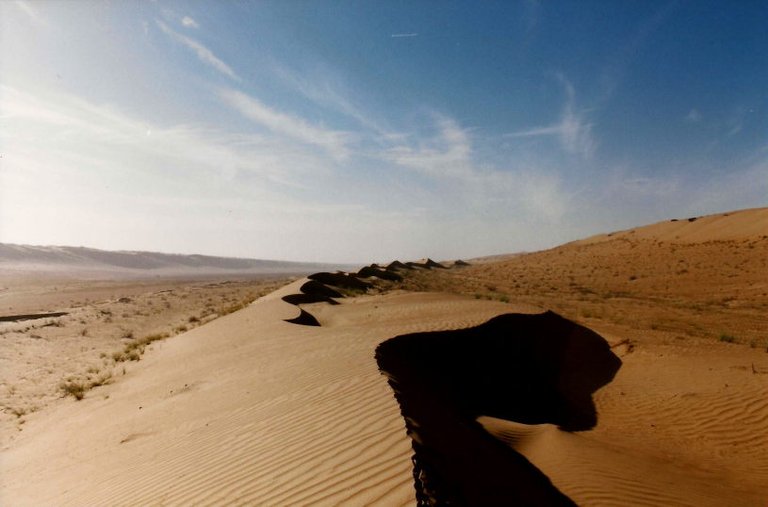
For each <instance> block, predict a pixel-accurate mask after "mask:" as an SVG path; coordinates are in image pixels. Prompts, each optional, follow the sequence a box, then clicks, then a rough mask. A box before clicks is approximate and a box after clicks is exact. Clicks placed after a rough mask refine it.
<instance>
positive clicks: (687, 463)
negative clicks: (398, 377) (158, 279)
mask: <svg viewBox="0 0 768 507" xmlns="http://www.w3.org/2000/svg"><path fill="white" fill-rule="evenodd" d="M766 216H768V215H767V214H766V210H748V211H743V212H734V213H730V214H728V216H727V217H702V218H699V219H697V220H695V221H691V222H689V221H687V220H685V221H683V220H680V221H678V222H669V223H664V224H659V225H658V226H649V227H648V228H639V229H636V230H635V231H636V232H634V233H633V232H631V231H625V232H622V233H616V234H614V235H611V236H604V237H597V238H592V239H590V240H585V241H584V242H577V243H573V244H569V245H564V246H562V247H559V248H556V249H553V250H550V251H546V252H540V253H536V254H527V255H520V256H516V257H512V258H509V259H506V260H503V261H500V262H495V263H484V264H477V265H471V266H462V265H461V264H459V265H457V266H454V267H452V268H451V269H439V268H437V267H434V266H427V265H426V264H427V261H421V262H416V263H411V264H406V263H396V264H395V263H393V264H390V265H388V266H387V269H386V271H388V272H395V273H397V274H398V275H399V276H402V277H403V280H402V281H395V280H381V279H377V278H370V279H366V280H364V281H363V283H362V284H361V283H358V282H360V279H358V278H356V277H350V276H349V275H346V274H338V273H327V274H321V275H320V276H313V277H312V278H314V280H312V281H311V282H317V283H310V280H308V279H301V280H297V281H295V282H293V283H291V284H289V285H287V286H285V287H283V288H281V289H279V290H277V291H275V292H273V293H271V294H269V295H267V296H264V297H262V298H261V299H259V300H257V301H256V302H254V303H253V304H251V305H249V306H247V307H246V308H244V309H242V310H240V311H237V312H235V313H232V314H229V315H227V316H224V317H221V318H217V319H215V320H212V321H210V322H208V323H206V324H205V325H201V326H199V327H196V328H194V329H192V330H190V331H188V332H185V333H182V334H179V335H177V336H175V337H172V338H169V339H167V340H163V341H158V342H155V343H154V344H153V348H154V350H152V351H148V352H146V353H145V355H144V357H143V359H142V360H141V361H139V362H137V363H135V362H134V363H131V364H130V365H129V368H128V370H127V373H126V374H125V375H120V376H119V377H118V378H117V379H116V380H115V382H114V383H112V384H109V385H105V386H101V387H96V388H94V389H92V390H91V391H89V392H88V393H87V394H86V396H85V398H84V399H83V400H82V401H78V402H76V401H73V400H72V399H71V398H69V399H65V400H59V401H58V402H56V403H51V404H50V405H49V406H48V407H47V408H45V409H44V410H40V411H38V412H36V413H32V414H29V415H27V416H25V420H26V422H25V423H24V424H23V426H22V431H17V434H16V437H15V439H14V440H13V441H12V442H11V443H10V444H9V445H8V446H7V448H5V449H4V450H2V452H1V453H0V467H2V470H0V504H2V505H189V504H195V505H221V504H233V505H339V504H346V505H364V504H378V505H413V504H415V503H416V494H415V493H416V490H415V488H414V469H413V466H412V462H411V456H412V454H413V448H412V445H413V443H412V441H411V440H410V439H409V437H408V433H407V432H406V422H405V420H404V419H403V418H402V413H401V410H402V406H401V405H399V404H398V403H397V401H396V399H395V397H394V396H393V394H394V393H393V390H392V389H391V388H390V386H389V384H388V377H386V376H384V375H382V373H381V372H380V371H379V369H378V366H377V363H376V360H375V357H374V355H375V351H376V349H377V347H379V345H380V344H382V343H383V342H386V341H387V340H390V339H391V338H393V337H396V336H400V337H403V336H410V337H413V336H426V337H433V338H430V339H434V340H436V341H437V344H435V345H434V347H439V346H440V340H441V337H449V338H448V342H451V343H452V342H453V340H456V341H455V345H452V347H454V350H455V351H457V352H456V353H452V354H451V355H450V357H451V358H452V359H451V360H452V361H454V363H455V364H456V365H457V366H456V367H457V368H461V364H462V363H461V359H462V354H461V351H462V350H464V349H463V347H470V348H469V349H466V350H467V352H466V354H465V355H466V358H465V359H466V360H468V361H470V360H471V361H472V364H473V367H472V369H471V371H472V372H475V373H476V372H481V373H484V374H486V373H487V375H481V377H482V379H483V380H482V381H478V382H475V381H468V382H466V383H464V382H454V383H453V384H450V383H449V384H448V385H447V387H445V385H446V384H445V383H439V384H438V386H443V387H439V389H444V393H445V395H446V396H447V397H448V398H449V399H453V400H455V399H463V400H465V401H466V400H469V403H470V405H469V406H470V407H471V410H469V411H463V412H462V414H464V416H466V417H468V422H467V425H465V426H460V429H461V430H462V431H464V429H466V428H467V427H469V428H470V429H471V436H472V438H475V437H478V436H479V440H478V442H484V444H483V445H488V446H489V447H488V449H490V450H491V452H492V453H494V455H498V456H500V457H501V458H500V460H501V461H500V462H501V463H503V462H506V461H507V460H509V459H513V460H514V461H515V462H516V463H518V464H519V465H520V466H523V467H528V468H527V469H528V470H529V471H530V472H531V473H533V474H534V475H536V474H538V477H539V478H540V480H541V481H542V483H543V484H549V485H550V486H551V488H553V490H552V491H553V495H555V496H554V497H557V498H559V499H560V500H562V502H561V503H563V504H571V503H576V504H578V505H691V506H701V505H712V506H715V505H739V506H762V505H765V501H766V498H768V436H767V435H768V396H766V393H768V353H766V348H765V347H766V345H768V344H765V343H764V342H761V341H760V340H764V339H768V337H766V336H764V335H761V334H760V330H763V331H764V330H765V329H766V328H768V326H766V317H765V315H766V312H765V311H762V312H761V310H765V304H766V302H768V300H767V299H763V298H764V297H765V296H766V293H768V287H766V284H768V276H763V275H768V273H766V257H767V256H766V255H765V254H766V248H767V247H768V241H767V240H768V227H763V226H760V227H758V228H757V229H756V230H753V229H754V226H753V225H752V224H754V223H755V222H756V221H757V222H758V223H761V224H765V221H764V220H765V217H766ZM724 219H731V221H730V223H731V225H728V224H727V223H726V224H725V225H723V223H722V222H719V221H720V220H724ZM760 220H763V221H762V222H760ZM718 222H719V225H718ZM713 224H714V225H713ZM738 224H743V227H742V229H739V231H741V232H738V231H737V232H734V229H738ZM715 225H717V227H715ZM654 227H657V228H658V229H657V230H658V231H659V233H658V234H660V235H661V234H662V232H663V233H664V234H667V232H668V228H669V231H672V228H673V227H674V228H677V227H680V229H675V232H674V233H673V236H672V238H673V239H674V235H677V236H679V238H677V240H676V241H672V239H666V238H667V236H666V235H665V236H663V237H664V238H665V239H659V237H661V236H659V237H657V236H654V233H653V230H654V229H653V228H654ZM686 228H688V229H686ZM692 228H699V229H696V230H694V229H692ZM704 228H706V230H704V232H702V229H704ZM723 231H727V233H726V232H723ZM638 234H640V236H637V235H638ZM723 234H725V235H726V236H727V239H724V236H721V235H723ZM636 236H637V238H639V239H635V237H636ZM691 238H693V239H691ZM683 239H685V241H688V242H683ZM694 240H695V241H694ZM678 241H679V242H678ZM680 260H682V261H683V263H680V262H678V261H680ZM678 264H685V266H686V267H685V268H681V267H678ZM446 265H447V263H446ZM390 267H391V269H389V268H390ZM371 268H372V269H374V270H376V269H378V270H381V269H382V268H381V267H376V266H371ZM398 268H399V269H398ZM409 268H410V269H409ZM683 269H687V272H683V273H680V274H679V275H678V274H674V273H676V271H675V270H678V271H682V270H683ZM615 273H618V275H615ZM633 275H634V276H635V278H634V279H630V278H631V277H632V276H633ZM355 280H356V281H355ZM635 282H639V283H635ZM318 284H321V285H318ZM328 285H332V286H333V287H331V289H332V290H333V291H334V292H333V293H331V292H329V291H328ZM489 285H492V286H493V287H492V288H490V287H489ZM516 285H517V287H516ZM402 288H410V289H417V290H424V289H430V291H428V292H410V291H407V290H402ZM385 289H386V290H385ZM435 290H440V291H441V292H434V291H435ZM446 291H450V292H454V294H448V293H446ZM619 292H620V294H618V293H619ZM291 296H293V297H291ZM296 296H299V297H298V298H297V297H296ZM339 296H344V297H339ZM305 297H308V299H304V298H305ZM489 298H490V299H491V300H489ZM723 298H729V299H727V301H725V302H723ZM310 300H311V302H308V301H310ZM329 300H332V301H335V302H338V303H339V304H336V305H333V304H329V303H330V301H329ZM291 301H293V303H291ZM507 301H508V302H507ZM297 305H299V306H297ZM548 309H553V310H555V311H556V312H557V313H559V314H561V315H564V316H565V317H566V318H568V319H570V320H572V321H576V322H577V324H580V325H582V326H586V327H587V328H589V329H591V330H593V331H594V332H596V333H597V334H596V335H595V336H597V335H599V336H600V337H601V338H600V340H603V339H604V340H605V341H604V342H603V343H605V347H606V348H605V351H606V352H607V353H608V354H609V355H608V356H606V357H610V356H614V357H618V358H619V359H620V361H621V367H620V368H619V369H618V370H617V371H613V372H612V373H611V374H610V375H608V376H606V377H605V379H602V380H600V381H599V382H594V383H593V384H592V387H590V388H589V389H588V391H589V392H590V393H592V392H593V391H594V390H595V389H596V391H594V392H593V393H592V394H591V399H590V403H588V404H587V405H589V406H591V407H592V410H593V416H594V417H595V418H596V420H594V421H591V422H590V424H586V425H581V426H579V425H578V424H577V425H575V426H574V425H569V424H567V423H566V424H563V419H562V417H561V416H557V415H554V416H551V414H557V413H562V410H560V411H558V410H557V403H556V402H555V403H554V404H553V403H552V400H556V399H558V398H557V396H555V397H554V398H553V397H552V396H550V395H547V394H545V393H544V391H546V392H549V393H550V394H552V393H553V392H552V390H551V389H550V388H548V387H546V382H545V381H543V380H542V379H541V378H538V377H537V378H532V377H535V376H534V375H533V373H531V372H527V373H526V370H525V369H524V368H523V369H520V370H515V371H514V372H512V373H510V375H505V374H504V371H503V370H504V366H505V364H506V363H505V361H504V359H505V358H504V354H500V353H498V352H499V351H498V350H496V351H495V353H494V354H493V360H492V361H490V360H488V359H487V358H486V359H484V357H485V356H484V355H483V353H482V348H481V347H477V348H472V342H473V341H476V340H483V339H485V338H484V337H486V336H488V333H486V332H482V330H483V329H486V328H484V327H482V326H483V325H485V326H487V325H488V324H485V323H486V322H488V321H489V320H490V319H492V318H494V317H497V316H499V315H504V314H509V313H513V314H524V315H517V316H512V317H504V318H503V319H506V320H505V321H509V323H511V325H512V328H510V329H516V326H519V325H520V324H519V322H522V321H519V319H523V321H525V319H528V318H530V319H536V318H537V317H526V315H525V314H540V313H542V312H544V311H545V310H548ZM584 312H589V314H588V315H587V314H586V313H584ZM307 316H309V317H311V318H312V319H314V321H315V322H313V323H316V324H319V326H318V325H300V324H306V322H305V321H306V319H308V317H307ZM302 317H303V318H302ZM292 319H299V321H300V322H298V323H291V322H287V321H290V320H292ZM556 319H560V318H559V317H557V318H556ZM518 321H519V322H518ZM494 322H495V321H494ZM558 322H560V321H559V320H558ZM568 325H570V324H568ZM654 326H655V327H654ZM731 326H732V327H731ZM723 327H725V328H726V329H722V328H723ZM462 329H463V330H465V331H454V332H450V331H452V330H462ZM573 329H583V328H580V327H576V328H573ZM477 330H481V331H479V332H480V333H481V336H480V337H479V338H478V337H475V338H473V336H474V335H473V333H476V332H478V331H477ZM584 332H586V333H592V331H584ZM723 332H728V333H732V334H733V335H734V339H733V342H732V343H731V341H730V340H724V341H721V339H720V335H721V334H723ZM419 333H426V334H424V335H419ZM505 333H506V332H502V333H501V335H499V336H501V338H499V339H500V340H501V343H504V340H505V338H504V337H505V336H507V337H509V336H512V338H514V333H512V335H507V334H505ZM454 336H457V337H458V338H451V337H454ZM526 336H529V335H526ZM558 336H560V334H558ZM589 336H592V335H591V334H590V335H589ZM727 336H730V334H728V335H727ZM467 337H468V338H467ZM753 340H754V341H755V343H754V345H753V346H751V345H752V341H753ZM448 342H446V343H448ZM596 343H598V342H596ZM419 347H421V348H422V350H421V352H420V354H423V356H424V358H426V360H427V361H428V360H429V359H430V358H431V357H439V353H438V352H437V351H438V350H439V349H435V350H436V352H435V354H434V355H433V354H430V350H431V348H432V347H433V345H426V344H422V345H420V346H419ZM536 347H539V348H538V349H536V350H544V351H545V352H544V357H543V358H541V360H542V361H548V360H549V359H548V356H547V355H546V350H547V347H543V348H542V347H541V343H540V342H539V343H538V344H537V345H536ZM534 348H535V347H534ZM554 350H558V348H557V347H556V346H555V347H554ZM396 353H403V352H402V350H401V351H400V352H397V351H396ZM529 353H530V351H527V352H520V351H519V350H518V351H517V354H518V355H520V354H522V355H525V354H529ZM513 355H514V354H513ZM403 357H406V355H404V356H403ZM525 361H526V359H525V358H522V357H517V356H515V357H514V358H510V364H518V365H522V364H527V363H525ZM555 362H556V361H555ZM393 364H394V367H395V368H397V367H398V365H402V364H403V363H401V362H400V361H397V360H396V359H395V360H394V363H393ZM531 364H536V363H531ZM542 364H543V363H542ZM547 364H549V363H547ZM484 365H486V366H487V368H488V370H487V371H484V370H483V366H484ZM385 370H386V368H385ZM417 370H418V369H417ZM427 371H428V369H425V370H424V371H418V373H419V375H427V377H426V380H425V382H426V381H435V380H436V379H438V377H439V375H438V373H439V372H437V371H435V372H433V373H427ZM416 377H417V382H415V384H414V385H416V386H417V387H418V386H423V385H424V384H423V383H421V382H419V381H418V375H417V376H416ZM449 377H450V376H449ZM611 377H613V379H612V381H610V382H609V383H607V385H603V384H604V383H605V382H606V381H608V380H610V378H611ZM472 378H476V377H468V380H471V379H472ZM390 380H391V378H390ZM484 382H485V384H484ZM572 383H573V382H571V381H569V382H567V384H568V385H571V384H572ZM601 385H602V387H600V386H601ZM467 386H471V387H472V389H465V388H467ZM483 386H485V388H484V387H483ZM489 389H490V391H491V394H489V392H488V390H489ZM537 389H544V391H542V392H541V393H539V391H537ZM457 391H460V392H457ZM478 391H479V393H478V394H477V395H475V393H476V392H478ZM564 392H567V390H566V391H564ZM537 393H538V394H537ZM454 395H456V396H454ZM552 395H553V396H554V394H552ZM516 400H517V403H515V401H516ZM548 400H549V401H548ZM462 403H464V402H462ZM583 403H584V402H583V401H582V402H580V404H577V406H587V405H583ZM462 406H465V405H462ZM445 407H446V404H444V403H440V404H438V405H436V407H435V411H434V412H430V413H431V414H434V413H438V414H440V413H441V410H443V411H444V410H445ZM525 407H528V410H526V408H525ZM531 407H533V408H535V409H536V410H540V411H541V413H545V414H546V413H549V414H550V416H546V417H533V416H532V415H531V414H534V412H536V410H533V409H532V408H531ZM553 407H554V408H555V411H554V412H547V411H548V410H552V409H553ZM402 412H404V413H406V415H408V414H407V412H406V411H405V410H402ZM449 412H450V411H449ZM566 412H568V411H566ZM443 413H444V412H443ZM449 415H450V414H444V417H448V416H449ZM534 415H535V414H534ZM464 416H462V417H464ZM473 418H475V419H473ZM558 425H559V426H561V428H558ZM482 428H484V429H485V431H487V434H486V433H483V432H482V431H483V430H482ZM563 428H567V429H571V430H580V431H564V429H563ZM467 438H469V437H467ZM467 441H469V440H467V439H460V440H458V441H456V447H453V448H452V449H454V450H455V449H458V448H461V449H462V450H461V452H462V453H465V454H463V455H462V456H463V457H466V458H467V459H471V457H472V453H473V452H475V451H476V450H477V446H473V445H466V443H467ZM505 446H506V449H508V450H509V452H506V451H505V450H504V447H505ZM431 448H434V447H431ZM510 456H517V457H516V458H510ZM475 457H477V455H476V456H475ZM488 463H489V462H488V461H486V462H482V463H480V464H479V468H482V465H486V466H487V465H488ZM504 466H506V465H503V466H502V465H500V466H499V468H503V467H504ZM464 477H466V478H470V479H471V477H470V475H469V474H467V475H465V476H464ZM511 482H514V481H510V483H511Z"/></svg>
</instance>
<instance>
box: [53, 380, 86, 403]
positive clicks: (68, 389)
mask: <svg viewBox="0 0 768 507" xmlns="http://www.w3.org/2000/svg"><path fill="white" fill-rule="evenodd" d="M59 389H61V390H62V391H63V392H64V394H65V395H66V396H72V397H73V398H75V399H76V400H82V399H83V398H84V397H85V391H86V390H87V388H86V385H85V383H83V382H80V381H77V380H67V381H65V382H62V383H61V384H60V385H59Z"/></svg>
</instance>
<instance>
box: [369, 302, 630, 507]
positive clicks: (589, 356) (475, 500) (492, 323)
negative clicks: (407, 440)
mask: <svg viewBox="0 0 768 507" xmlns="http://www.w3.org/2000/svg"><path fill="white" fill-rule="evenodd" d="M376 360H377V362H378V364H379V367H380V368H381V370H382V371H383V372H384V373H385V374H386V375H387V377H388V378H389V382H390V385H391V387H392V389H393V390H394V392H395V397H396V398H397V400H398V403H399V404H400V408H401V412H402V414H403V417H404V419H405V423H406V427H407V429H408V434H409V436H410V437H411V439H412V440H413V449H414V458H413V460H414V478H415V481H416V495H417V499H418V502H419V505H572V502H571V501H570V500H569V499H568V498H567V497H566V496H565V495H563V494H562V493H561V492H560V491H558V490H557V489H556V488H555V487H553V485H552V484H551V483H550V481H549V479H548V478H547V477H546V475H544V474H542V473H541V471H539V470H538V469H536V468H535V467H534V466H532V465H531V464H530V463H528V462H527V461H526V460H525V458H523V457H522V456H521V455H520V454H518V453H516V452H513V451H512V450H511V449H510V448H509V447H506V446H504V445H503V444H502V443H501V442H499V441H498V440H496V439H494V438H492V437H491V436H490V435H489V434H488V432H486V431H485V430H484V429H483V428H482V426H481V425H479V424H478V423H477V422H476V421H475V420H476V418H477V417H478V416H481V415H490V416H495V417H501V418H504V419H508V420H513V421H520V422H527V423H531V424H533V423H544V422H552V423H556V424H558V425H559V426H560V428H563V429H568V430H569V431H575V430H588V429H591V428H593V427H594V425H595V423H596V422H597V414H596V412H595V407H594V404H593V402H592V393H593V392H594V391H596V390H597V389H598V388H600V387H602V386H603V385H605V384H607V383H608V382H610V381H611V379H612V378H613V376H614V374H615V373H616V371H617V370H618V368H619V366H620V364H621V361H620V360H619V359H618V358H617V357H616V356H615V355H614V354H613V353H612V352H611V350H610V347H609V345H608V344H607V343H606V342H605V340H603V339H602V338H601V337H599V336H598V335H596V334H595V333H593V332H591V331H589V330H588V329H586V328H583V327H581V326H578V325H576V324H574V323H572V322H570V321H567V320H566V319H563V318H562V317H560V316H558V315H556V314H554V313H552V312H546V313H543V314H539V315H520V314H505V315H501V316H498V317H495V318H493V319H491V320H489V321H488V322H486V323H484V324H482V325H480V326H477V327H473V328H469V329H462V330H456V331H441V332H431V333H416V334H411V335H403V336H399V337H396V338H392V339H390V340H387V341H386V342H384V343H382V344H381V345H379V347H378V348H377V349H376Z"/></svg>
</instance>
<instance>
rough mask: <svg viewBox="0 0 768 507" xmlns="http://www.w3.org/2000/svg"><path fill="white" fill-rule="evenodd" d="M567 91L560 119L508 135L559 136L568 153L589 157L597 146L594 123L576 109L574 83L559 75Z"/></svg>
mask: <svg viewBox="0 0 768 507" xmlns="http://www.w3.org/2000/svg"><path fill="white" fill-rule="evenodd" d="M558 77H559V80H560V81H561V83H562V84H563V87H564V88H565V91H566V101H565V106H564V107H563V111H562V113H561V115H560V120H559V121H558V122H557V123H555V124H553V125H548V126H546V127H534V128H531V129H527V130H522V131H519V132H512V133H510V134H507V137H538V136H557V137H558V138H559V140H560V144H561V145H562V147H563V149H564V150H565V151H567V152H568V153H574V154H579V155H582V156H583V157H585V158H587V159H589V158H591V157H592V155H593V154H594V152H595V149H596V148H597V142H596V141H595V138H594V136H593V135H592V124H591V123H588V122H587V121H586V120H585V119H584V114H583V113H580V112H577V111H576V110H575V106H574V102H575V90H574V88H573V85H571V83H570V82H568V80H567V79H565V78H564V77H562V76H558Z"/></svg>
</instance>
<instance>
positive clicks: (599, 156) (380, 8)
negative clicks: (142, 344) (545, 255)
mask: <svg viewBox="0 0 768 507" xmlns="http://www.w3.org/2000/svg"><path fill="white" fill-rule="evenodd" d="M765 19H768V4H765V3H764V2H747V1H744V2H733V3H730V2H714V1H713V2H707V1H688V2H686V1H679V2H652V1H638V2H606V1H601V2H587V1H573V2H565V1H552V2H543V1H535V0H528V1H519V2H438V1H404V2H398V1H387V2H374V1H350V2H341V1H338V2H330V1H328V2H324V1H292V0H285V1H275V2H266V1H265V2H233V1H232V2H214V1H197V2H195V1H185V2H163V1H157V2H139V1H137V2H122V1H120V2H117V1H115V2H108V1H92V2H78V1H68V2H63V1H60V2H47V1H5V2H1V3H0V154H1V155H2V158H0V241H1V242H8V243H27V244H58V245H83V246H91V247H97V248H106V249H127V250H157V251H165V252H178V253H204V254H212V255H227V256H244V257H257V258H273V259H286V260H307V261H337V262H368V261H375V260H380V261H386V260H389V259H392V258H403V259H409V258H419V257H424V256H431V257H434V258H440V259H449V258H457V257H473V256H479V255H489V254H496V253H503V252H514V251H521V250H535V249H541V248H546V247H550V246H554V245H556V244H559V243H562V242H565V241H570V240H573V239H578V238H580V237H584V236H586V235H590V234H594V233H598V232H607V231H610V230H616V229H620V228H626V227H630V226H634V225H641V224H644V223H649V222H653V221H659V220H664V219H667V218H671V217H682V216H693V215H701V214H706V213H715V212H719V211H726V210H731V209H738V208H747V207H758V206H766V205H768V30H766V29H765Z"/></svg>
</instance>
